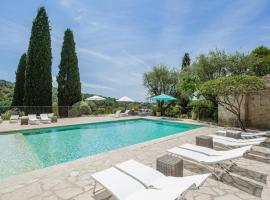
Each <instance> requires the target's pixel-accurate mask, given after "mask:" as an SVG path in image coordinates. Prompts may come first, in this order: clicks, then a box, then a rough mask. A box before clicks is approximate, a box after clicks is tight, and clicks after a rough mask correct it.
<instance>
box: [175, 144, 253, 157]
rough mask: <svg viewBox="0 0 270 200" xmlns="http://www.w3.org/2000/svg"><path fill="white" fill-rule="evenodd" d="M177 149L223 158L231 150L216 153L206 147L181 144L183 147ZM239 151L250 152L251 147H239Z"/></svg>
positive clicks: (230, 152)
mask: <svg viewBox="0 0 270 200" xmlns="http://www.w3.org/2000/svg"><path fill="white" fill-rule="evenodd" d="M179 148H182V149H187V150H191V151H195V152H199V153H203V154H206V155H208V156H223V155H226V154H232V151H231V150H225V151H217V150H214V149H210V148H207V147H202V146H198V145H194V144H183V145H181V146H179ZM239 149H240V151H247V152H249V151H250V150H251V147H250V146H245V147H241V148H239ZM239 149H238V150H239ZM234 150H236V149H234Z"/></svg>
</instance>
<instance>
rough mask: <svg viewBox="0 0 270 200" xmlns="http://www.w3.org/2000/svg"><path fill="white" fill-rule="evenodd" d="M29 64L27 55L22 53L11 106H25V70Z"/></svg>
mask: <svg viewBox="0 0 270 200" xmlns="http://www.w3.org/2000/svg"><path fill="white" fill-rule="evenodd" d="M26 65H27V55H26V53H24V54H22V56H21V58H20V62H19V65H18V68H17V71H16V82H15V87H14V94H13V99H12V104H11V106H15V107H16V106H23V98H24V82H25V70H26Z"/></svg>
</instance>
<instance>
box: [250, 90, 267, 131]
mask: <svg viewBox="0 0 270 200" xmlns="http://www.w3.org/2000/svg"><path fill="white" fill-rule="evenodd" d="M247 123H248V125H249V127H254V128H260V129H270V90H266V91H262V92H260V93H257V94H254V95H251V96H250V97H249V102H248V119H247Z"/></svg>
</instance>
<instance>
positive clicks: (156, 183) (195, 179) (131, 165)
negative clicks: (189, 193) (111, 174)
mask: <svg viewBox="0 0 270 200" xmlns="http://www.w3.org/2000/svg"><path fill="white" fill-rule="evenodd" d="M115 168H117V169H119V170H120V171H123V172H124V173H126V174H128V175H130V176H131V177H133V178H134V179H136V180H138V181H139V182H141V183H142V184H143V185H144V186H145V187H148V188H151V187H154V188H163V187H170V186H171V185H179V184H182V183H183V182H185V183H190V184H193V185H194V187H195V188H199V187H200V186H201V185H202V184H203V183H204V181H205V180H206V179H207V178H208V177H209V176H210V174H203V175H194V176H186V177H172V176H165V175H163V174H162V173H161V172H159V171H157V170H155V169H153V168H151V167H148V166H146V165H143V164H141V163H139V162H137V161H135V160H128V161H125V162H122V163H120V164H117V165H115Z"/></svg>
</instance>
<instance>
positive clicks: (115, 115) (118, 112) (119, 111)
mask: <svg viewBox="0 0 270 200" xmlns="http://www.w3.org/2000/svg"><path fill="white" fill-rule="evenodd" d="M120 113H121V110H117V111H116V112H115V113H114V114H112V115H110V116H112V117H120Z"/></svg>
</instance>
